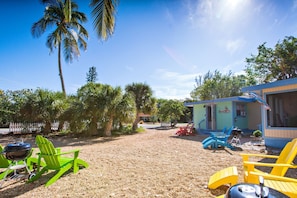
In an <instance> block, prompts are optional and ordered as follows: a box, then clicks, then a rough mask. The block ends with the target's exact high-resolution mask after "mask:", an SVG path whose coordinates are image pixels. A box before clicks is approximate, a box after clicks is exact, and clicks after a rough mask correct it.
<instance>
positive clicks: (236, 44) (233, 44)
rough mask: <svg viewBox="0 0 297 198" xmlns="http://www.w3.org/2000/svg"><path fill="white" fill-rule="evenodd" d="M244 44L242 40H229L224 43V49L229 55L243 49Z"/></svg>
mask: <svg viewBox="0 0 297 198" xmlns="http://www.w3.org/2000/svg"><path fill="white" fill-rule="evenodd" d="M245 44H246V41H245V40H244V39H235V40H229V41H227V42H226V49H227V51H228V52H229V53H231V54H234V53H235V52H236V51H237V50H239V49H241V48H243V46H244V45H245Z"/></svg>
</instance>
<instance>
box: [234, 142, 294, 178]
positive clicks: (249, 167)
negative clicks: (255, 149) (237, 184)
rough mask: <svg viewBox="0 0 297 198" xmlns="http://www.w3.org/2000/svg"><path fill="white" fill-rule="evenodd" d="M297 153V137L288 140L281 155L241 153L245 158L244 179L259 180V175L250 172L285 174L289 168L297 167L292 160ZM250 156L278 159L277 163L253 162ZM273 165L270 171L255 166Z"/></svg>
mask: <svg viewBox="0 0 297 198" xmlns="http://www.w3.org/2000/svg"><path fill="white" fill-rule="evenodd" d="M296 154H297V138H295V139H293V140H292V141H291V142H288V143H287V144H286V146H285V147H284V148H283V150H282V151H281V153H280V155H279V156H277V155H264V154H243V153H242V154H240V155H241V156H242V158H243V167H244V181H245V182H247V183H255V184H257V183H258V182H259V180H258V176H255V175H254V174H250V172H259V173H263V174H266V175H268V174H270V175H276V176H284V175H285V174H286V172H287V170H288V169H289V168H297V166H296V165H293V164H292V162H293V160H294V159H295V157H296ZM249 157H261V158H271V159H276V162H275V163H262V162H253V161H249ZM258 166H260V167H261V166H262V167H271V168H272V170H271V171H270V173H264V172H262V171H260V170H258V169H256V168H255V167H258Z"/></svg>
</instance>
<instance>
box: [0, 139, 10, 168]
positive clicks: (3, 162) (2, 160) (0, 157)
mask: <svg viewBox="0 0 297 198" xmlns="http://www.w3.org/2000/svg"><path fill="white" fill-rule="evenodd" d="M2 151H3V148H2V145H0V168H7V167H8V166H9V164H10V163H9V161H8V160H7V159H6V157H5V156H4V154H2Z"/></svg>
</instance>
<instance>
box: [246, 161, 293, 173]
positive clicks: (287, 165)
mask: <svg viewBox="0 0 297 198" xmlns="http://www.w3.org/2000/svg"><path fill="white" fill-rule="evenodd" d="M243 166H244V167H248V171H251V170H254V167H255V166H262V167H288V168H297V165H295V164H276V163H262V162H249V161H244V162H243Z"/></svg>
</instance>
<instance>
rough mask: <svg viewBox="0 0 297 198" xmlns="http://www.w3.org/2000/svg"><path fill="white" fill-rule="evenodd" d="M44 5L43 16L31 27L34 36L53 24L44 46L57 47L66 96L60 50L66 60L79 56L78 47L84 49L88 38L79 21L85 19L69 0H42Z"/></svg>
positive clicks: (62, 83)
mask: <svg viewBox="0 0 297 198" xmlns="http://www.w3.org/2000/svg"><path fill="white" fill-rule="evenodd" d="M41 2H42V3H43V4H44V5H45V6H46V7H45V10H44V15H43V17H42V18H41V19H40V20H39V21H37V22H35V23H34V24H33V26H32V28H31V33H32V35H33V36H34V37H40V36H41V35H42V34H43V33H44V32H46V31H47V30H48V29H50V28H52V27H53V26H55V28H54V30H53V31H52V32H51V33H50V34H49V35H48V37H47V41H46V46H47V47H48V48H49V49H50V52H53V50H54V49H55V48H58V67H59V76H60V80H61V86H62V91H63V93H64V96H65V97H66V89H65V85H64V78H63V73H62V63H61V50H62V49H63V52H64V58H65V60H66V61H67V62H72V60H73V59H74V58H77V57H79V55H80V51H79V49H84V50H86V48H87V43H86V41H85V39H87V38H88V32H87V30H86V29H85V28H84V27H83V26H82V24H81V23H84V22H86V21H87V18H86V16H85V14H84V13H82V12H79V11H78V6H77V4H76V3H75V2H74V1H71V0H42V1H41Z"/></svg>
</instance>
